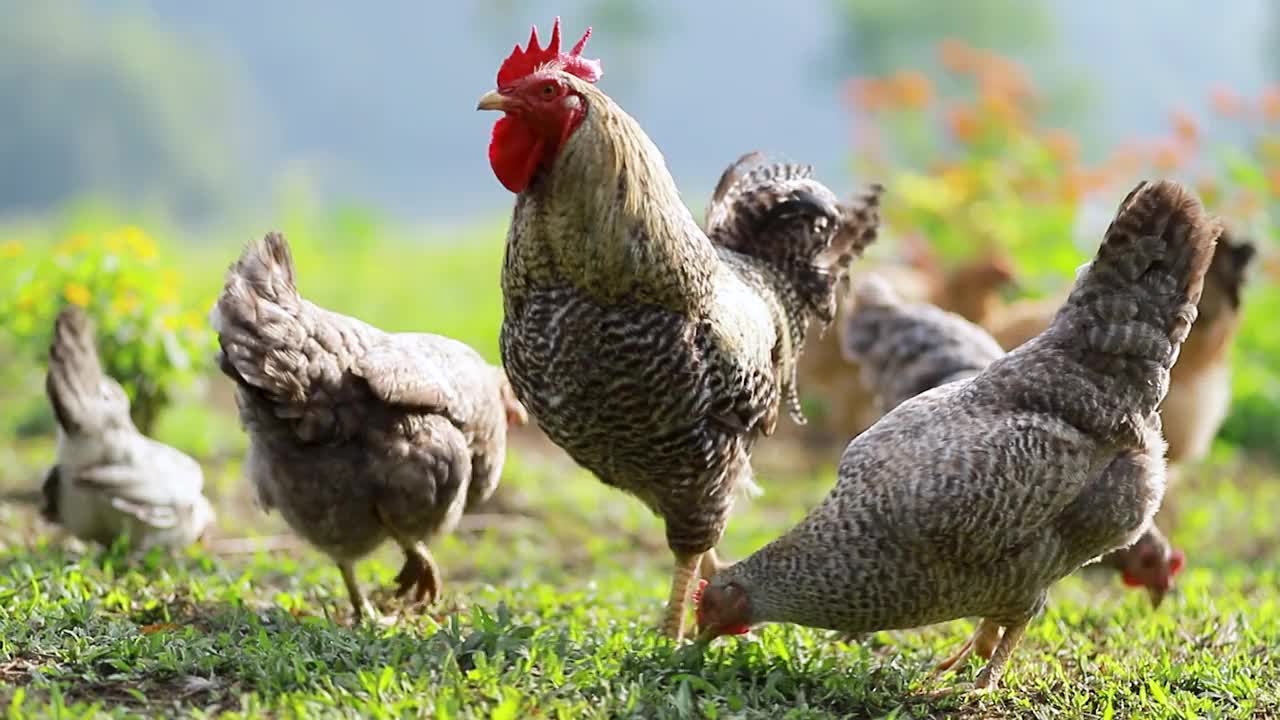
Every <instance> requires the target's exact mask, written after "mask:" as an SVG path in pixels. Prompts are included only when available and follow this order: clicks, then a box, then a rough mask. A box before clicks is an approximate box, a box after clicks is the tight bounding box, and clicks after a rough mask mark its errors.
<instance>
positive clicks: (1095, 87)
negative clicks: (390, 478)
mask: <svg viewBox="0 0 1280 720" xmlns="http://www.w3.org/2000/svg"><path fill="white" fill-rule="evenodd" d="M557 14H558V15H561V16H562V17H563V19H564V23H565V26H566V33H567V34H570V35H576V34H577V33H579V32H581V30H582V28H583V27H584V26H585V25H587V24H590V25H591V26H592V27H593V28H594V34H593V35H592V39H591V42H590V45H589V48H588V50H589V54H591V55H593V56H596V57H600V58H602V60H603V63H604V68H605V75H604V78H603V79H602V81H601V86H602V87H603V88H604V89H605V90H606V92H608V93H609V94H610V95H611V96H612V97H614V98H615V99H616V100H618V102H619V103H620V104H621V105H622V106H623V107H624V108H626V109H627V110H628V112H630V113H631V114H632V115H633V116H635V117H636V118H637V119H638V120H639V122H640V124H641V125H642V126H643V127H644V128H645V130H646V131H648V132H649V134H650V135H651V137H652V138H653V139H654V141H655V142H656V143H657V144H658V146H659V147H660V148H661V149H662V150H663V152H664V153H665V155H666V157H667V161H668V163H669V166H670V168H671V170H672V172H673V174H674V175H675V177H676V180H677V183H678V184H679V186H680V187H681V189H682V191H683V192H684V194H685V199H686V201H687V202H688V203H689V204H690V205H691V206H692V207H694V208H695V212H699V213H700V210H698V208H700V207H701V205H702V203H703V202H704V200H705V198H706V195H707V193H708V192H709V191H710V189H711V187H712V185H713V184H714V182H715V180H716V178H717V177H718V175H719V174H720V172H721V170H722V169H723V168H724V167H725V166H726V165H727V164H728V163H729V162H730V161H731V160H733V159H734V158H736V157H737V156H738V155H740V154H741V153H743V152H744V151H746V150H749V149H753V148H760V149H765V150H768V151H773V152H777V153H781V154H784V155H786V156H788V157H790V158H792V159H795V160H799V161H804V162H809V163H812V164H814V165H815V166H816V167H817V169H818V171H819V176H820V177H821V178H823V179H824V180H826V181H827V182H828V183H829V184H830V185H831V186H832V187H833V188H835V189H837V190H838V191H841V192H844V191H848V190H851V189H852V188H854V187H855V183H857V182H859V181H862V180H878V181H881V182H883V183H885V184H886V185H887V186H888V188H889V195H888V196H887V203H888V205H887V221H886V223H887V224H886V229H885V234H884V235H883V239H882V241H881V242H880V243H879V244H878V245H877V246H876V247H875V248H874V251H873V252H872V254H871V256H870V258H869V259H868V261H867V262H868V266H872V267H874V266H877V265H884V266H900V267H903V268H905V269H907V270H910V271H913V272H916V273H917V274H918V275H919V276H920V277H921V278H923V280H922V282H924V283H926V284H929V283H941V282H943V281H942V280H941V279H940V278H943V277H944V276H945V275H946V273H947V272H949V271H950V270H951V269H953V268H956V267H960V266H962V265H964V264H965V263H971V262H975V261H980V260H984V259H986V260H992V261H993V262H998V263H1000V264H1001V265H1002V266H1003V267H1007V268H1009V269H1010V272H1011V273H1012V275H1013V276H1014V277H1015V278H1016V283H1011V284H1010V285H1009V287H1005V288H1001V289H1000V292H999V294H998V296H996V297H994V298H993V302H994V303H996V305H997V306H999V307H1004V306H1006V305H1010V304H1013V303H1015V302H1016V301H1018V300H1019V299H1035V298H1047V299H1050V300H1052V299H1053V298H1056V297H1059V296H1058V295H1057V294H1058V293H1061V292H1062V291H1063V290H1064V289H1065V287H1066V286H1067V283H1069V281H1070V279H1071V278H1072V276H1073V273H1074V269H1075V268H1076V267H1077V266H1078V265H1079V264H1080V263H1082V262H1084V261H1085V260H1087V258H1088V257H1089V255H1090V254H1091V253H1092V250H1093V248H1094V247H1095V246H1096V243H1097V242H1098V239H1099V237H1100V233H1101V231H1102V230H1103V229H1104V228H1105V224H1106V222H1107V220H1108V219H1109V217H1110V214H1111V213H1112V212H1113V211H1114V208H1115V206H1116V204H1117V203H1118V202H1119V200H1120V199H1121V198H1122V197H1123V195H1124V193H1125V192H1127V190H1128V189H1129V187H1131V185H1132V183H1133V182H1134V180H1135V179H1137V178H1139V177H1144V176H1146V177H1150V176H1154V175H1163V176H1172V177H1176V178H1179V179H1182V180H1185V181H1187V182H1190V183H1193V184H1194V185H1195V186H1196V187H1197V188H1198V189H1199V191H1200V193H1201V195H1202V197H1203V198H1204V199H1205V201H1206V202H1207V203H1208V204H1209V205H1210V206H1211V207H1212V208H1213V209H1214V210H1216V211H1217V212H1219V213H1221V214H1222V215H1223V216H1224V217H1225V218H1227V219H1228V221H1229V222H1230V224H1231V227H1232V231H1233V233H1234V234H1235V235H1236V236H1237V237H1240V238H1247V239H1249V240H1251V241H1252V242H1253V243H1255V245H1256V246H1257V248H1258V258H1257V259H1256V260H1255V261H1254V262H1253V263H1252V265H1251V267H1250V268H1249V275H1248V278H1249V279H1248V282H1247V283H1246V288H1245V292H1244V301H1243V305H1242V308H1243V310H1242V312H1241V313H1240V318H1239V325H1238V327H1236V326H1232V329H1231V334H1230V338H1229V339H1230V347H1229V349H1228V350H1227V353H1228V354H1227V356H1226V358H1227V359H1226V360H1225V362H1227V363H1228V364H1229V365H1230V366H1231V367H1232V369H1233V373H1232V379H1231V388H1232V389H1231V392H1232V395H1233V402H1232V406H1231V412H1230V415H1229V417H1228V419H1227V422H1226V424H1225V426H1224V428H1223V430H1222V432H1221V433H1220V435H1219V437H1218V444H1217V445H1215V452H1221V453H1235V452H1243V453H1246V454H1248V456H1249V457H1251V458H1256V459H1257V461H1258V462H1260V463H1267V464H1269V463H1271V462H1272V461H1273V460H1275V459H1277V458H1280V379H1278V378H1277V375H1276V373H1275V372H1274V368H1275V365H1276V362H1277V361H1280V334H1277V333H1275V332H1274V331H1273V330H1272V329H1271V324H1272V323H1271V321H1270V319H1271V318H1273V317H1275V316H1276V315H1277V313H1280V293H1278V292H1277V291H1276V289H1275V285H1274V280H1275V278H1276V276H1277V272H1278V271H1277V261H1276V257H1277V255H1276V237H1277V224H1276V221H1277V210H1278V209H1280V55H1277V54H1276V52H1275V51H1274V48H1276V47H1277V44H1278V43H1280V4H1277V3H1274V2H1266V1H1265V0H1233V2H1231V3H1203V2H1194V1H1193V0H1172V1H1170V0H1135V1H1133V2H1124V3H1118V2H1106V1H1104V0H969V1H968V2H964V3H935V2H925V1H923V0H921V1H918V2H895V1H892V0H825V1H821V0H814V1H812V2H805V3H789V4H784V3H768V2H756V1H754V0H748V1H746V2H730V1H729V0H708V1H706V2H699V3H680V2H675V1H674V0H652V1H650V2H646V3H633V2H627V1H625V0H562V2H560V3H550V2H540V1H539V2H532V1H528V2H515V1H513V0H474V1H473V2H469V3H427V2H422V0H415V1H413V2H408V1H406V0H384V1H383V2H379V3H376V4H372V5H367V6H358V5H356V4H352V3H336V2H307V3H304V2H300V1H299V0H279V1H277V2H271V3H251V2H247V1H245V0H227V1H224V2H219V3H172V2H158V1H156V2H147V1H145V0H133V1H128V0H115V1H109V0H80V1H75V0H44V1H42V2H23V1H22V0H0V108H3V109H4V111H3V125H2V126H0V127H2V130H0V446H3V449H0V481H3V480H10V481H13V482H16V483H19V484H22V483H26V484H30V483H31V482H32V480H33V478H34V477H35V475H36V474H37V473H38V470H35V468H39V467H41V466H42V464H43V463H45V462H47V460H48V459H49V458H50V457H51V455H52V450H51V446H50V445H49V444H48V438H49V437H50V434H51V432H52V428H53V421H52V418H51V415H50V413H49V410H48V408H47V404H46V403H45V401H44V398H43V393H42V373H43V358H44V356H45V353H46V352H47V342H48V338H49V330H50V326H51V323H52V318H53V316H54V314H55V313H56V311H57V308H58V307H59V306H60V305H61V304H62V303H65V302H74V303H78V304H81V305H85V306H87V307H88V308H89V309H90V310H91V312H92V313H93V315H94V316H95V317H96V318H97V322H98V324H99V329H100V333H101V340H100V344H101V346H102V349H103V353H104V355H105V358H106V362H107V365H108V368H109V370H110V371H111V372H112V373H113V374H115V375H116V376H117V377H118V378H120V379H121V380H122V381H124V382H125V384H126V387H127V388H128V389H129V391H130V393H131V394H132V395H133V398H134V402H135V410H134V413H135V417H136V419H138V421H139V423H140V424H141V425H142V426H143V427H144V428H147V429H150V430H152V431H153V432H156V433H158V434H160V435H161V436H162V438H163V439H166V440H168V441H170V442H173V443H174V444H177V445H179V446H180V447H182V448H183V449H186V450H188V451H191V452H193V453H196V454H199V455H200V456H202V457H204V458H213V459H216V458H238V456H239V453H240V452H241V451H242V450H243V446H244V445H243V444H244V441H243V438H242V436H241V435H240V433H239V431H238V428H237V427H236V424H235V417H234V410H233V408H232V405H231V401H230V394H229V389H228V387H227V386H228V385H229V383H224V382H223V381H222V380H221V378H217V377H216V376H215V375H214V374H213V373H214V371H213V369H212V368H211V364H210V358H211V354H212V349H213V347H214V344H213V339H212V337H211V335H210V333H209V330H208V327H207V322H206V320H205V315H206V312H207V310H208V308H209V306H210V304H211V302H212V300H213V298H214V296H215V295H216V292H217V290H218V289H219V287H220V285H221V280H222V278H221V273H222V269H223V268H225V266H226V265H227V264H228V263H229V262H231V261H232V260H233V259H234V257H235V255H236V254H237V252H238V249H239V247H240V245H241V244H242V243H243V242H244V241H245V240H247V239H249V238H251V237H253V236H256V235H260V234H262V233H263V232H265V231H266V230H268V229H273V228H275V229H281V230H284V231H285V232H286V234H287V235H288V237H289V239H290V241H291V242H292V243H293V244H294V247H295V252H296V254H297V256H298V263H299V274H300V277H301V286H302V291H303V292H304V294H306V295H308V296H309V297H311V298H312V299H313V300H315V301H316V302H318V303H320V304H323V305H327V306H329V307H331V308H333V309H335V310H338V311H340V312H343V313H347V314H351V315H356V316H359V317H361V318H363V319H365V320H368V321H370V322H373V323H375V324H378V325H381V326H383V327H385V328H387V329H391V330H408V329H414V330H426V331H433V332H439V333H443V334H449V335H453V336H456V337H458V338H460V339H462V340H464V341H467V342H469V343H471V344H473V345H475V346H476V347H477V348H479V349H480V350H481V351H482V352H483V353H485V354H486V355H488V356H489V357H491V358H494V359H496V358H497V347H496V345H497V341H496V338H497V328H498V325H499V323H500V320H501V298H500V296H499V292H498V287H497V280H498V267H499V263H500V258H501V252H502V240H503V233H504V232H505V226H506V219H507V214H508V213H509V208H510V205H511V202H512V198H511V196H510V194H509V193H507V192H506V191H505V190H503V189H502V187H501V186H500V185H499V184H498V182H497V181H496V180H495V179H494V177H493V175H492V173H491V171H490V169H489V167H488V163H487V161H486V146H487V143H488V134H489V129H490V127H491V125H492V122H493V120H494V118H493V117H491V116H490V115H488V114H479V113H476V112H475V109H474V108H475V101H476V99H477V98H478V97H479V96H480V94H481V93H483V92H484V91H486V90H488V89H489V88H491V87H492V85H493V82H494V75H495V72H496V70H497V67H498V65H499V64H500V62H501V61H502V59H503V58H504V57H505V56H506V54H507V53H508V52H510V49H511V47H512V45H513V44H514V43H516V42H517V41H519V42H523V41H524V39H525V38H526V37H527V35H528V28H529V26H530V25H531V24H533V23H537V24H539V25H540V26H541V27H543V28H544V33H545V32H546V31H547V30H549V28H550V22H551V20H552V18H553V17H554V16H556V15H557ZM968 292H970V290H969V289H963V293H968ZM973 292H977V291H976V290H973ZM963 293H962V294H963ZM803 384H804V383H803V378H802V385H803ZM806 402H807V405H808V406H809V407H810V408H811V411H812V414H813V415H814V417H815V418H817V423H816V424H815V428H817V429H821V428H822V426H823V423H822V420H823V418H824V417H828V416H829V414H830V413H829V412H827V410H829V409H828V408H824V407H823V401H822V400H821V399H820V398H813V397H810V398H809V399H807V401H806ZM844 439H847V437H846V438H844ZM831 460H834V456H833V457H832V458H831Z"/></svg>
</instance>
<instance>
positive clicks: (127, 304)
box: [111, 293, 138, 315]
mask: <svg viewBox="0 0 1280 720" xmlns="http://www.w3.org/2000/svg"><path fill="white" fill-rule="evenodd" d="M137 307H138V296H137V295H134V294H133V293H128V294H126V295H122V296H120V297H118V298H116V299H115V300H112V301H111V312H112V313H115V314H116V315H128V314H130V313H132V312H133V311H134V310H136V309H137Z"/></svg>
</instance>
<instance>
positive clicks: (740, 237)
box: [706, 152, 884, 323]
mask: <svg viewBox="0 0 1280 720" xmlns="http://www.w3.org/2000/svg"><path fill="white" fill-rule="evenodd" d="M883 192H884V188H883V187H882V186H880V185H879V184H873V185H871V186H870V187H869V188H868V189H867V190H866V191H865V192H864V193H863V194H862V195H859V196H858V197H855V198H854V199H853V200H852V201H851V202H848V203H841V202H839V201H838V200H837V199H836V197H835V195H834V194H832V192H831V191H830V190H829V189H827V188H826V186H824V185H823V184H821V183H820V182H818V181H817V180H815V179H814V178H813V168H812V167H810V166H808V165H797V164H794V163H786V162H775V161H769V160H767V159H766V157H765V156H764V155H763V154H762V153H760V152H750V153H747V154H746V155H743V156H742V157H740V158H738V160H737V161H736V162H734V163H733V164H732V165H730V166H729V167H728V168H727V169H726V170H725V171H724V173H723V174H722V175H721V176H720V181H719V182H718V183H717V184H716V189H715V192H714V193H713V194H712V197H711V201H710V203H709V204H708V206H707V214H706V232H707V236H708V237H709V238H711V241H712V242H714V243H716V244H718V245H720V246H722V247H726V248H729V249H731V250H734V251H735V252H739V253H742V254H744V255H749V256H751V257H755V258H757V259H759V260H762V261H764V262H765V263H766V264H768V265H769V266H770V267H772V268H773V269H774V270H775V271H776V272H778V273H779V274H780V275H781V276H782V277H783V278H784V279H785V280H786V281H787V282H788V283H789V284H790V285H791V287H792V289H793V291H794V293H795V295H796V296H797V297H798V299H799V300H800V301H801V303H802V304H803V305H804V307H805V308H806V309H807V310H809V311H811V312H813V313H814V314H815V315H817V316H818V317H819V318H820V319H822V321H823V322H824V323H830V322H831V321H832V320H833V319H834V318H835V312H836V288H837V286H838V284H839V282H840V280H841V278H842V277H843V275H844V273H845V271H846V270H847V269H848V267H849V264H850V263H851V262H852V261H853V259H854V258H855V257H858V256H860V255H861V254H862V252H863V251H864V250H865V249H866V248H867V247H868V246H869V245H871V243H873V242H874V241H875V239H876V232H877V230H878V228H879V225H880V216H879V207H880V196H881V194H882V193H883Z"/></svg>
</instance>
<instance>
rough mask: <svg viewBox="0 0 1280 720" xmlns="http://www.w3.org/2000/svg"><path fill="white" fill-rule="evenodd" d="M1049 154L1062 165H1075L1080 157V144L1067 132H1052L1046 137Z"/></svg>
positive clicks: (1045, 141) (1045, 142)
mask: <svg viewBox="0 0 1280 720" xmlns="http://www.w3.org/2000/svg"><path fill="white" fill-rule="evenodd" d="M1044 144H1045V147H1046V148H1048V150H1049V154H1050V155H1052V156H1053V159H1054V160H1057V161H1058V163H1059V164H1061V165H1068V164H1071V163H1074V162H1075V160H1076V158H1077V157H1079V156H1080V143H1079V142H1078V141H1077V140H1076V139H1075V137H1073V136H1072V135H1071V134H1070V133H1068V132H1067V131H1065V130H1050V131H1049V132H1047V133H1045V135H1044Z"/></svg>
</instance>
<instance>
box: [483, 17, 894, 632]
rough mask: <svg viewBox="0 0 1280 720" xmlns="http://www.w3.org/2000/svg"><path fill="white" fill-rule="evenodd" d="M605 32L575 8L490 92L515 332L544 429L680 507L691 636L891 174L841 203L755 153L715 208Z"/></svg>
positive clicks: (670, 536) (509, 326)
mask: <svg viewBox="0 0 1280 720" xmlns="http://www.w3.org/2000/svg"><path fill="white" fill-rule="evenodd" d="M589 36H590V30H588V31H587V33H586V34H584V35H583V37H582V39H581V40H580V41H578V43H577V44H576V45H574V46H573V48H572V49H570V50H569V51H568V52H562V51H561V48H560V24H559V20H558V19H557V21H556V25H555V27H554V29H553V30H552V35H551V41H550V43H549V44H548V46H547V47H546V48H543V47H540V45H539V40H538V37H537V31H536V29H535V30H534V32H533V34H532V35H531V37H530V40H529V45H528V47H527V48H520V47H519V46H517V47H516V48H515V50H514V51H513V52H512V53H511V56H510V57H508V58H507V59H506V61H505V62H503V64H502V67H501V68H500V69H499V71H498V80H497V89H496V90H493V91H490V92H489V93H486V94H485V95H484V96H483V97H482V98H481V99H480V102H479V105H478V109H481V110H497V111H501V112H503V113H504V116H503V117H502V118H501V119H499V120H498V121H497V123H496V124H495V125H494V128H493V135H492V140H491V143H490V146H489V160H490V164H491V166H492V167H493V170H494V173H495V175H496V176H497V177H498V180H499V181H500V182H501V183H502V184H503V186H504V187H506V188H507V189H509V190H511V191H512V192H514V193H516V202H515V210H514V213H513V215H512V219H511V228H510V231H509V233H508V236H507V247H506V257H505V260H504V263H503V270H502V292H503V301H504V311H505V316H504V318H503V323H502V333H501V338H500V341H501V349H502V358H503V363H504V365H505V367H506V368H507V372H508V373H509V375H510V377H511V383H512V386H513V387H514V388H515V392H516V396H517V397H518V398H519V399H520V400H521V401H522V402H523V403H524V404H525V406H526V407H528V408H529V412H530V414H531V415H532V416H533V417H534V419H535V420H536V421H537V422H538V424H539V426H541V428H542V429H543V430H544V431H545V432H546V434H547V435H548V436H549V437H550V438H551V439H552V440H553V441H554V442H555V443H556V444H557V445H559V446H560V447H561V448H563V449H564V450H566V451H567V452H568V454H569V455H570V456H571V457H572V458H573V459H574V460H575V461H576V462H577V463H579V464H580V465H582V466H583V467H585V468H587V469H588V470H590V471H591V472H592V473H594V474H595V475H596V476H597V477H599V478H600V480H602V481H603V482H604V483H606V484H608V485H611V486H613V487H616V488H619V489H621V490H623V491H626V492H628V493H630V494H632V495H634V496H636V497H637V498H639V499H640V500H641V501H642V502H644V503H645V504H646V505H647V506H648V507H649V508H650V509H651V510H653V511H654V512H655V513H657V514H658V515H660V516H661V517H662V518H663V520H664V521H665V523H666V535H667V544H668V546H669V547H670V548H671V551H672V553H673V554H674V556H675V567H674V570H673V573H672V582H671V593H670V597H669V602H668V605H667V610H666V613H665V615H664V619H663V621H662V628H663V630H664V631H665V632H666V633H667V634H668V635H670V636H673V637H676V638H679V637H681V636H682V634H683V632H684V610H685V604H686V601H687V597H688V593H689V591H690V590H691V588H692V580H693V576H694V574H695V573H696V572H698V570H699V569H700V568H701V570H702V572H703V574H704V575H710V574H712V573H713V572H714V568H715V566H716V564H717V563H716V560H715V554H714V548H715V546H716V544H717V543H718V542H719V540H720V537H721V535H722V534H723V532H724V529H725V524H726V522H727V518H728V515H729V512H730V508H731V505H732V503H733V499H734V496H735V491H737V490H743V489H748V488H751V487H753V484H752V473H751V466H750V454H751V450H752V447H753V445H754V444H755V442H756V440H757V439H758V438H759V437H760V436H761V435H768V434H771V433H772V432H773V431H774V428H775V426H776V423H777V419H778V414H779V408H780V406H781V405H783V404H785V405H786V406H787V409H788V410H789V411H790V412H791V414H792V415H793V417H798V415H799V404H798V401H797V399H796V387H795V368H796V360H797V357H798V355H799V353H800V349H801V346H802V344H803V341H804V337H805V332H806V330H807V329H808V325H809V324H810V322H811V321H813V320H817V321H820V322H830V321H831V319H832V318H833V316H834V313H835V307H836V296H835V291H836V287H837V284H838V283H839V281H840V279H841V277H842V276H843V275H844V273H845V272H846V269H847V267H848V265H849V264H850V262H851V260H852V258H853V257H854V256H856V255H858V254H860V253H861V252H862V250H863V249H864V248H865V247H866V246H867V245H868V244H870V243H871V242H872V241H873V240H874V238H875V234H876V231H877V226H878V222H879V218H878V204H879V196H880V192H881V190H880V188H879V187H878V186H873V187H872V188H871V189H870V190H869V191H868V192H866V193H865V194H863V195H861V196H860V197H858V198H856V199H855V200H854V201H853V202H851V203H847V204H846V203H841V202H839V201H837V199H836V197H835V195H834V194H832V192H831V191H830V190H828V189H827V188H826V187H825V186H823V185H822V184H821V183H819V182H818V181H816V180H814V179H813V178H812V177H811V171H810V169H809V168H807V167H801V166H796V165H790V164H785V163H770V162H768V161H766V160H764V159H763V158H762V157H761V156H759V155H758V154H755V153H752V154H748V155H746V156H744V157H743V158H741V159H740V160H739V161H738V162H736V163H734V164H733V165H732V166H730V168H729V169H728V170H726V172H725V174H724V175H723V176H722V178H721V181H720V183H719V185H718V186H717V188H716V191H715V194H714V197H713V199H712V202H711V207H710V208H709V210H708V214H707V218H706V225H705V228H703V227H699V225H698V223H697V222H696V221H695V220H694V218H693V216H692V214H691V213H690V212H689V210H688V208H686V207H685V205H684V203H682V202H681V200H680V195H679V193H678V191H677V190H676V186H675V182H674V180H673V179H672V177H671V174H670V173H669V172H668V170H667V167H666V162H665V161H664V159H663V157H662V154H661V153H660V152H659V151H658V149H657V148H656V147H655V146H654V144H653V142H651V141H650V140H649V138H648V136H646V135H645V133H644V131H643V130H641V128H640V126H639V125H638V124H637V123H636V121H635V120H633V119H632V118H631V117H630V116H629V115H627V114H626V113H625V112H623V110H622V109H621V108H620V107H618V105H617V104H616V103H614V102H613V100H611V99H610V98H609V97H608V96H607V95H605V94H604V93H603V92H601V91H600V90H599V89H597V88H596V87H595V82H596V81H597V80H598V79H599V78H600V75H601V67H600V63H599V61H597V60H590V59H587V58H584V57H582V50H583V47H584V45H585V43H586V41H587V38H588V37H589Z"/></svg>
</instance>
